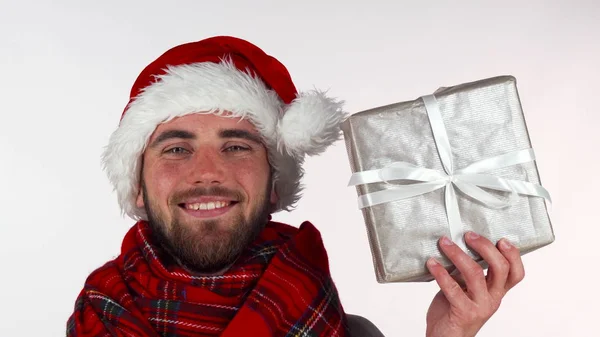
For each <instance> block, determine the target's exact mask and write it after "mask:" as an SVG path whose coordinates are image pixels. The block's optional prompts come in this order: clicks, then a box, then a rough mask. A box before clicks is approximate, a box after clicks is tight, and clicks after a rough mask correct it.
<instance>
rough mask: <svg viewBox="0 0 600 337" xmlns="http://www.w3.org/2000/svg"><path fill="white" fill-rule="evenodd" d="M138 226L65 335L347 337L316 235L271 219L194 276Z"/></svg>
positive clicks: (83, 299) (306, 226) (87, 290)
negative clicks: (220, 266)
mask: <svg viewBox="0 0 600 337" xmlns="http://www.w3.org/2000/svg"><path fill="white" fill-rule="evenodd" d="M151 237H152V236H151V233H150V227H149V226H148V224H147V223H146V222H144V221H140V222H138V223H137V224H136V225H135V226H133V227H132V228H131V229H130V230H129V232H128V233H127V234H126V235H125V238H124V240H123V245H122V249H121V255H119V256H118V257H117V258H116V259H115V260H112V261H110V262H108V263H107V264H105V265H104V266H102V267H100V268H99V269H97V270H96V271H94V272H93V273H92V274H91V275H90V276H89V277H88V279H87V281H86V283H85V286H84V288H83V290H82V291H81V293H80V294H79V296H78V298H77V301H76V303H75V310H74V313H73V314H72V315H71V317H70V318H69V320H68V322H67V336H73V337H75V336H136V337H137V336H153V337H154V336H222V337H239V336H307V337H308V336H310V337H313V336H315V337H316V336H339V337H343V336H346V335H347V333H346V329H347V328H346V315H345V313H344V310H343V308H342V305H341V303H340V300H339V297H338V293H337V290H336V288H335V285H334V283H333V281H332V279H331V276H330V274H329V265H328V258H327V253H326V251H325V248H324V247H323V243H322V240H321V236H320V233H319V232H318V230H317V229H316V228H315V227H314V226H313V225H312V224H310V223H308V222H305V223H303V224H302V225H301V226H300V228H299V229H296V228H294V227H291V226H288V225H285V224H281V223H277V222H273V221H269V223H268V224H267V226H266V227H265V229H264V230H263V232H262V233H261V235H260V236H259V238H258V239H257V240H255V242H254V243H252V244H251V245H249V246H248V247H247V248H246V250H245V251H244V253H243V254H242V256H241V257H240V258H239V259H238V262H236V264H235V265H234V266H232V268H230V269H229V270H228V271H227V272H226V273H225V274H223V275H220V276H193V275H192V274H190V273H189V272H187V271H185V270H184V269H182V268H180V267H178V266H177V265H176V264H174V263H166V262H167V261H169V258H168V256H167V255H166V254H164V253H162V251H161V249H159V247H157V246H156V245H155V244H154V243H153V242H151Z"/></svg>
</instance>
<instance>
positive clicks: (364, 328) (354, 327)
mask: <svg viewBox="0 0 600 337" xmlns="http://www.w3.org/2000/svg"><path fill="white" fill-rule="evenodd" d="M346 317H347V318H348V327H349V328H350V337H385V336H383V334H382V333H381V331H379V329H377V327H376V326H375V324H373V323H372V322H371V321H369V320H368V319H366V318H364V317H362V316H358V315H350V314H347V315H346Z"/></svg>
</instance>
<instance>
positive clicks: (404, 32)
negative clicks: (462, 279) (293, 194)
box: [0, 0, 600, 337]
mask: <svg viewBox="0 0 600 337" xmlns="http://www.w3.org/2000/svg"><path fill="white" fill-rule="evenodd" d="M0 5H1V6H0V8H1V9H0V62H1V66H2V68H1V69H2V70H1V73H0V74H1V79H0V114H1V119H0V211H1V213H0V256H1V262H2V264H1V266H0V321H1V325H0V326H1V327H2V328H1V332H0V334H1V335H3V336H61V335H64V330H65V322H66V320H67V318H68V316H69V315H70V314H71V311H72V308H73V304H74V301H75V298H76V296H77V294H78V292H79V291H80V289H81V287H82V286H83V282H84V280H85V278H86V277H87V275H88V274H89V273H90V272H91V271H92V270H94V269H95V268H97V267H99V266H100V265H101V264H103V263H104V262H106V261H107V260H109V259H111V258H113V257H115V256H116V255H117V254H118V253H119V248H120V244H121V239H122V237H123V235H124V234H125V232H126V230H127V229H128V228H129V227H130V226H131V225H132V224H133V222H132V220H130V219H128V218H123V217H121V216H120V212H119V209H118V207H117V201H116V196H115V194H113V193H112V188H111V186H109V183H108V180H107V178H106V177H105V174H104V172H102V170H101V167H100V154H101V152H102V148H103V146H104V145H105V144H106V143H107V141H108V138H109V135H110V133H111V132H112V131H113V130H114V129H115V128H116V127H117V124H118V121H119V117H120V114H121V112H122V110H123V108H124V106H125V104H126V103H127V100H128V94H129V89H130V87H131V85H132V84H133V81H134V80H135V78H136V77H137V75H138V74H139V72H140V71H141V70H142V68H143V67H144V66H146V65H147V64H148V63H149V62H151V61H152V60H154V59H155V58H156V57H158V56H159V55H160V54H162V53H163V52H164V51H166V50H167V49H169V48H170V47H173V46H175V45H177V44H180V43H184V42H189V41H195V40H200V39H203V38H206V37H209V36H213V35H222V34H226V35H234V36H238V37H241V38H245V39H247V40H249V41H251V42H253V43H255V44H257V45H258V46H260V47H261V48H263V49H264V50H265V51H267V52H268V53H269V54H271V55H274V56H275V57H277V58H278V59H279V60H280V61H282V62H283V63H284V64H285V65H286V66H287V67H288V69H289V71H290V72H291V74H292V76H293V78H294V80H295V83H296V85H297V87H298V88H299V89H310V88H312V87H313V86H315V87H317V88H322V89H328V88H329V89H330V94H331V95H334V96H337V97H339V98H342V99H345V100H346V102H347V105H346V108H347V110H348V111H350V112H352V113H354V112H358V111H361V110H364V109H367V108H372V107H376V106H380V105H384V104H389V103H394V102H397V101H404V100H412V99H415V98H417V97H418V96H420V95H423V94H428V93H431V92H433V91H434V90H436V89H437V88H438V87H439V86H448V85H455V84H459V83H463V82H467V81H472V80H477V79H482V78H486V77H490V76H495V75H504V74H510V75H514V76H515V77H516V78H517V80H518V88H519V92H520V94H521V99H522V103H523V106H524V110H525V114H526V119H527V122H528V126H529V131H530V135H531V138H532V142H533V146H534V149H535V150H536V153H537V156H538V165H539V168H540V174H541V178H542V182H543V184H544V186H545V187H546V188H548V189H549V190H550V192H551V193H552V196H553V198H554V206H553V210H552V213H551V216H552V220H553V223H554V229H555V233H556V237H557V240H556V242H555V243H553V244H552V245H550V246H548V247H546V248H543V249H541V250H538V251H536V252H533V253H531V254H529V255H526V256H525V257H524V262H525V265H526V271H527V276H526V278H525V280H524V281H523V282H522V283H521V284H520V285H519V286H518V287H516V288H515V289H513V291H511V292H510V293H509V294H508V295H507V297H506V298H505V300H504V302H503V304H502V306H501V308H500V310H499V311H498V312H497V314H496V315H495V316H494V317H493V318H492V319H491V320H490V321H489V322H488V323H487V325H486V326H485V327H484V328H483V329H482V330H481V332H480V336H530V337H535V336H540V337H541V336H544V337H546V336H589V335H591V334H592V335H593V334H594V332H593V331H597V329H598V328H597V327H598V323H597V322H598V315H599V314H600V309H598V303H599V302H600V295H599V293H598V277H599V276H600V273H599V272H598V268H599V267H598V261H599V260H600V253H599V250H598V246H599V244H598V235H599V234H600V220H598V216H597V214H598V195H599V193H600V180H599V178H598V176H599V174H598V172H599V171H600V158H599V154H600V151H599V150H598V149H599V147H600V135H599V131H598V128H599V125H600V117H599V115H600V113H599V111H598V93H599V91H600V86H599V85H598V78H600V71H599V62H600V61H599V60H600V4H599V3H598V2H597V1H594V0H590V1H575V0H564V1H539V0H535V1H532V0H529V1H507V0H504V1H493V2H491V1H488V2H484V1H437V2H436V1H392V0H387V1H385V0H384V1H355V2H352V1H308V0H304V1H257V0H254V1H242V0H238V1H235V2H234V1H211V2H206V1H191V0H190V1H149V0H145V1H102V2H100V1H41V0H38V1H27V0H21V1H6V0H2V1H1V4H0ZM306 170H307V175H306V179H305V183H306V185H307V190H306V193H305V196H304V198H303V199H302V201H301V202H300V204H299V207H298V209H297V210H296V211H294V212H292V213H289V214H278V215H276V216H275V220H279V221H286V222H289V223H291V224H294V225H299V224H300V223H301V222H302V221H303V220H310V221H312V222H313V223H314V224H315V225H316V226H317V227H318V228H319V229H320V230H321V231H322V234H323V237H324V240H325V244H326V247H327V248H328V251H329V255H330V260H331V269H332V273H333V277H334V279H335V281H336V282H337V285H338V288H339V291H340V294H341V296H342V301H343V304H344V306H345V308H346V310H347V311H348V312H351V313H356V314H360V315H363V316H366V317H368V318H369V319H370V320H371V321H373V322H374V323H375V324H376V325H377V326H378V327H379V328H380V329H381V330H382V331H383V332H384V334H385V335H386V336H423V335H424V329H425V313H426V310H427V307H428V305H429V302H430V300H431V298H432V297H433V295H434V294H435V292H436V291H437V286H436V284H435V283H417V284H398V283H396V284H386V285H380V284H377V283H376V281H375V277H374V272H373V267H372V263H371V257H370V252H369V248H368V244H367V238H366V231H365V228H364V224H363V219H362V215H361V213H360V212H359V210H358V209H357V208H356V192H355V190H354V189H352V188H348V187H346V184H347V181H348V178H349V176H350V173H351V172H350V169H349V164H348V160H347V156H346V153H345V148H344V145H343V142H339V143H337V144H336V145H335V146H334V147H332V148H331V149H330V150H329V151H327V153H326V154H324V155H322V156H321V157H317V158H311V159H309V160H308V162H307V163H306Z"/></svg>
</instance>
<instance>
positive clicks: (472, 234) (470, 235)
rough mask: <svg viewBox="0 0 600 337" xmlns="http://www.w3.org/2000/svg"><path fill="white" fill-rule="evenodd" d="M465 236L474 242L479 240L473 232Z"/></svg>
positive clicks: (477, 235)
mask: <svg viewBox="0 0 600 337" xmlns="http://www.w3.org/2000/svg"><path fill="white" fill-rule="evenodd" d="M467 236H468V237H469V239H471V240H476V239H479V234H477V233H475V232H468V233H467Z"/></svg>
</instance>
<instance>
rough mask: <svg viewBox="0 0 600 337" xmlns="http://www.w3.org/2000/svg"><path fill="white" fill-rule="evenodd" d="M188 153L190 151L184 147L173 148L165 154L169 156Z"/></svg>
mask: <svg viewBox="0 0 600 337" xmlns="http://www.w3.org/2000/svg"><path fill="white" fill-rule="evenodd" d="M186 152H188V150H186V149H184V148H183V147H173V148H170V149H168V150H166V151H165V153H168V154H184V153H186Z"/></svg>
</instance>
